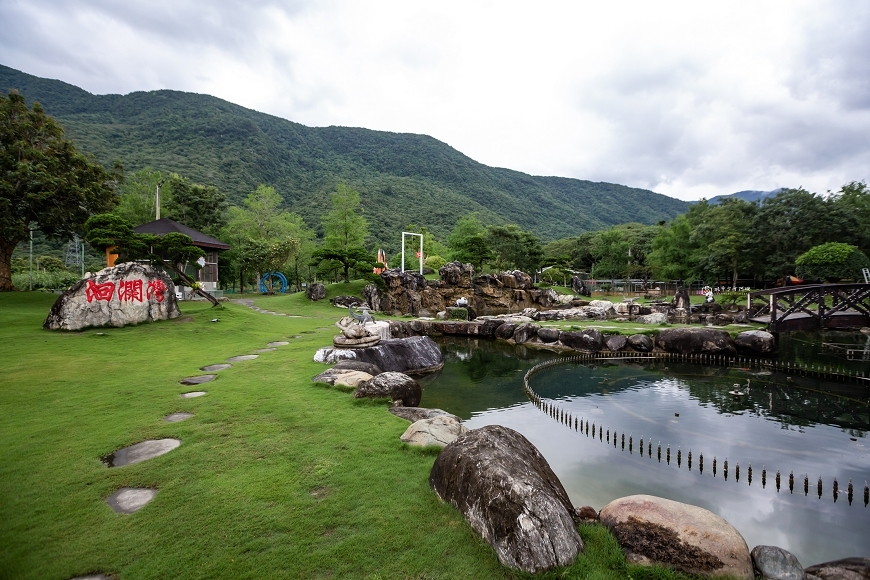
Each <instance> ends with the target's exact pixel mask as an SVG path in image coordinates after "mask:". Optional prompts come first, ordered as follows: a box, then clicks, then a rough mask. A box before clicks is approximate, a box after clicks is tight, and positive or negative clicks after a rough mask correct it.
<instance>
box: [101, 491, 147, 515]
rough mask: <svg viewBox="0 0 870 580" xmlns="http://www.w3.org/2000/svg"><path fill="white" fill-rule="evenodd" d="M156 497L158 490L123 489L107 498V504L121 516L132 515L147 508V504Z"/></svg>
mask: <svg viewBox="0 0 870 580" xmlns="http://www.w3.org/2000/svg"><path fill="white" fill-rule="evenodd" d="M155 495H157V490H156V489H148V488H145V489H137V488H133V487H122V488H121V489H119V490H118V491H116V492H115V493H113V494H112V495H110V496H109V497H107V498H106V503H107V504H109V507H111V508H112V509H113V510H115V511H116V512H117V513H119V514H132V513H133V512H137V511H139V510H140V509H142V508H143V507H145V504H147V503H148V502H149V501H151V500H152V499H154V496H155Z"/></svg>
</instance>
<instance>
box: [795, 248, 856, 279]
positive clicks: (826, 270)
mask: <svg viewBox="0 0 870 580" xmlns="http://www.w3.org/2000/svg"><path fill="white" fill-rule="evenodd" d="M796 264H797V275H798V276H800V277H802V278H812V279H822V280H825V281H828V282H839V281H840V280H843V279H861V269H862V268H870V259H868V258H867V255H866V254H864V253H863V252H862V251H861V250H859V249H858V248H857V247H855V246H852V245H850V244H840V243H837V242H828V243H826V244H821V245H819V246H815V247H814V248H810V250H808V251H807V252H805V253H803V254H801V255H800V256H798V258H797V260H796Z"/></svg>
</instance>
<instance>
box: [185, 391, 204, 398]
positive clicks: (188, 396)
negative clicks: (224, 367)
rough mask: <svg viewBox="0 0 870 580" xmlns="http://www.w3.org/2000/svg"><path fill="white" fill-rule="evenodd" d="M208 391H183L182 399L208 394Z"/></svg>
mask: <svg viewBox="0 0 870 580" xmlns="http://www.w3.org/2000/svg"><path fill="white" fill-rule="evenodd" d="M207 393H208V391H190V392H189V393H181V398H182V399H194V398H196V397H201V396H203V395H205V394H207Z"/></svg>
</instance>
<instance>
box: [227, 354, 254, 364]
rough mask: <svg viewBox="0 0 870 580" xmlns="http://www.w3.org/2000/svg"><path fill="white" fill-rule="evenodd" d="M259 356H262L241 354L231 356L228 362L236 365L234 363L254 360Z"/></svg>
mask: <svg viewBox="0 0 870 580" xmlns="http://www.w3.org/2000/svg"><path fill="white" fill-rule="evenodd" d="M258 356H260V355H258V354H240V355H239V356H231V357H230V358H228V359H227V362H229V363H234V362H241V361H243V360H254V359H255V358H257V357H258Z"/></svg>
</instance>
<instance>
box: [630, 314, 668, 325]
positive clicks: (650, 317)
mask: <svg viewBox="0 0 870 580" xmlns="http://www.w3.org/2000/svg"><path fill="white" fill-rule="evenodd" d="M667 321H668V315H667V314H665V313H664V312H651V313H649V314H641V315H640V316H638V317H637V319H636V322H640V323H641V324H664V323H666V322H667Z"/></svg>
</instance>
